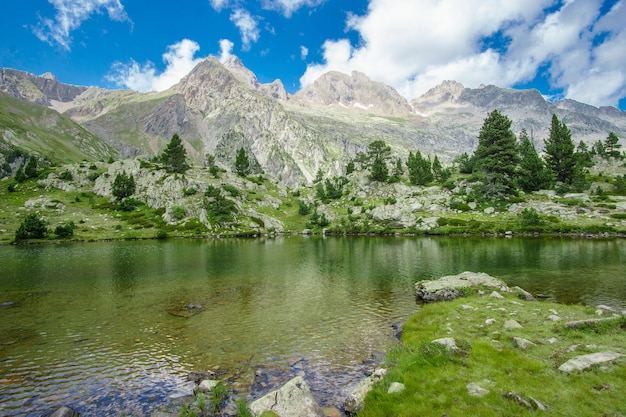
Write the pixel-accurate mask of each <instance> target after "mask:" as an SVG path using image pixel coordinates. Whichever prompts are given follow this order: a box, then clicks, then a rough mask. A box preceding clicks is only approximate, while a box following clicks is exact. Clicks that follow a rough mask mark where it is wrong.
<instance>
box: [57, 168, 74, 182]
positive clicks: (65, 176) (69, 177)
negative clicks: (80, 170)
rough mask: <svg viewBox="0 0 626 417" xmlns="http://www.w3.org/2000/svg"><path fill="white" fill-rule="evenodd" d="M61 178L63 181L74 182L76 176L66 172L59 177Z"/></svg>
mask: <svg viewBox="0 0 626 417" xmlns="http://www.w3.org/2000/svg"><path fill="white" fill-rule="evenodd" d="M59 178H60V179H62V180H63V181H72V180H73V179H74V176H73V175H72V173H71V172H70V171H68V170H65V171H63V172H61V174H60V175H59Z"/></svg>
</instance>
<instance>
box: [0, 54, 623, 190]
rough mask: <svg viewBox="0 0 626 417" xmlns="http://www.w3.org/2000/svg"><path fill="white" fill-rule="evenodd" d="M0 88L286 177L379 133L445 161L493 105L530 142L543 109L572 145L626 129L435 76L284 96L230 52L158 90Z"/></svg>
mask: <svg viewBox="0 0 626 417" xmlns="http://www.w3.org/2000/svg"><path fill="white" fill-rule="evenodd" d="M0 91H3V92H5V93H7V94H9V95H11V96H13V97H16V98H18V99H20V100H22V101H23V102H24V103H36V104H39V105H42V106H46V107H49V108H50V109H54V110H57V111H58V112H60V113H63V114H64V115H65V116H67V118H69V119H71V120H73V121H74V122H75V123H77V124H78V125H80V126H82V127H83V128H84V129H86V130H88V131H89V132H90V134H91V135H92V136H94V137H96V138H97V139H99V140H101V141H102V142H103V146H106V145H108V146H111V147H112V148H114V149H116V150H117V151H118V152H119V153H120V154H121V155H122V156H123V157H135V156H140V157H147V158H149V157H152V156H154V155H157V154H159V153H160V152H161V151H162V149H163V148H164V146H165V145H166V144H167V142H168V141H169V139H170V138H171V136H172V135H173V134H174V133H177V134H178V135H179V136H180V137H181V138H182V139H183V140H184V144H185V146H186V149H187V152H188V156H189V158H190V160H191V162H192V163H193V164H195V165H203V163H204V161H205V160H206V156H207V154H211V155H213V156H215V157H216V160H217V163H218V165H221V166H223V167H226V168H232V167H233V165H234V158H235V153H236V152H237V150H238V149H239V148H241V147H243V148H244V149H246V151H247V152H248V153H249V154H250V155H251V156H253V157H254V159H256V161H258V163H259V164H260V166H261V168H262V169H263V170H264V171H265V172H266V173H268V174H271V175H274V176H275V177H277V178H280V179H282V180H283V181H284V182H285V183H286V184H288V185H295V184H298V183H300V182H303V181H310V180H312V178H313V177H314V176H315V173H316V172H317V171H318V170H320V169H321V170H322V172H323V173H325V174H326V175H339V174H342V173H343V169H344V167H345V164H346V162H347V161H348V160H349V159H350V158H352V157H353V156H354V155H355V154H356V153H357V152H359V151H364V150H365V149H366V148H367V145H368V144H369V142H371V141H373V140H384V141H386V142H387V143H388V144H389V145H390V146H391V147H392V149H393V152H394V153H395V154H396V155H397V156H400V157H405V156H406V155H407V154H408V152H409V151H415V150H420V151H421V152H422V153H425V154H431V155H434V154H437V155H439V157H440V159H442V160H443V161H446V160H448V161H449V160H451V159H452V158H453V157H454V156H456V155H458V154H459V153H461V152H472V151H473V150H474V148H475V146H476V143H477V136H478V132H479V130H480V127H481V126H482V123H483V121H484V118H485V117H486V115H487V113H489V112H491V111H492V110H493V109H498V110H500V111H501V112H502V113H503V114H505V115H507V116H508V117H509V118H511V120H512V121H513V130H514V132H515V133H518V132H519V131H520V130H521V129H522V128H525V129H527V130H528V132H529V133H530V134H531V136H533V138H534V139H535V143H536V144H537V145H538V146H541V145H542V144H543V139H545V138H546V137H547V136H548V133H549V132H548V128H549V126H550V119H551V117H552V114H553V113H555V114H557V115H558V116H559V118H560V119H562V120H564V121H565V123H566V124H567V125H568V127H570V129H571V130H572V135H573V139H574V140H575V141H576V142H578V141H580V140H585V141H587V142H595V141H597V140H604V138H606V136H607V135H608V133H609V132H615V133H616V134H617V135H618V136H619V137H620V138H622V142H623V143H624V141H623V139H624V138H626V113H625V112H621V111H619V110H617V109H615V108H611V107H602V108H596V107H593V106H589V105H586V104H583V103H578V102H575V101H572V100H563V101H558V102H554V103H550V102H548V101H546V100H545V99H544V98H543V97H542V96H541V94H540V93H539V92H538V91H536V90H513V89H506V88H499V87H496V86H481V87H480V88H476V89H472V88H465V87H464V86H463V85H462V84H460V83H458V82H455V81H445V82H443V83H442V84H440V85H438V86H436V87H434V88H433V89H431V90H430V91H428V92H427V93H425V94H424V95H422V96H421V97H419V98H416V99H414V100H412V101H411V102H410V103H409V102H408V101H407V100H406V99H404V98H403V97H402V96H400V94H399V93H398V92H397V91H396V90H394V89H393V88H391V87H390V86H388V85H386V84H383V83H379V82H376V81H373V80H371V79H369V78H368V77H367V76H366V75H365V74H362V73H359V72H353V73H352V74H351V75H347V74H342V73H338V72H329V73H327V74H325V75H323V76H322V77H320V78H319V79H318V80H317V81H316V82H314V83H313V84H312V85H310V86H308V87H306V88H304V89H303V90H301V91H299V92H298V93H296V94H294V95H293V96H290V95H289V94H287V92H286V91H285V89H284V86H283V85H282V83H281V82H280V80H276V81H274V82H273V83H270V84H261V83H259V82H258V80H257V78H256V76H255V75H254V73H253V72H252V71H250V70H249V69H247V68H246V67H245V66H244V65H243V63H242V62H241V61H240V60H239V59H238V58H236V57H231V58H229V59H228V60H227V61H226V62H224V63H220V62H219V61H218V60H217V59H215V58H209V59H207V60H205V61H203V62H201V63H200V64H199V65H198V66H197V67H196V68H195V69H194V70H193V71H192V72H191V73H190V74H188V75H187V76H186V77H184V78H183V79H182V80H181V81H180V82H179V83H178V84H177V85H175V86H173V87H172V88H170V89H169V90H167V91H163V92H159V93H147V94H143V93H138V92H134V91H120V90H115V91H112V90H106V89H101V88H94V87H91V88H87V87H77V86H70V85H66V84H62V83H59V82H58V81H57V80H56V79H55V78H54V76H52V75H51V74H46V75H44V76H41V77H37V76H34V75H32V74H28V73H24V72H20V71H17V70H11V69H4V70H0ZM50 111H53V110H50ZM69 119H68V120H69ZM51 128H53V127H51ZM68 140H69V141H70V142H71V138H70V139H68ZM23 145H24V146H26V147H28V143H27V142H24V144H23ZM26 149H28V148H26ZM92 153H93V152H92Z"/></svg>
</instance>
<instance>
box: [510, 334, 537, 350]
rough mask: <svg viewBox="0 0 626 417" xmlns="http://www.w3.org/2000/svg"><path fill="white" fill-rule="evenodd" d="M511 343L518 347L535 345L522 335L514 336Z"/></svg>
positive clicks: (525, 347) (526, 347)
mask: <svg viewBox="0 0 626 417" xmlns="http://www.w3.org/2000/svg"><path fill="white" fill-rule="evenodd" d="M513 345H514V346H515V347H516V348H518V349H522V350H524V349H528V348H529V347H532V346H536V344H535V343H534V342H531V341H530V340H528V339H524V338H523V337H514V338H513Z"/></svg>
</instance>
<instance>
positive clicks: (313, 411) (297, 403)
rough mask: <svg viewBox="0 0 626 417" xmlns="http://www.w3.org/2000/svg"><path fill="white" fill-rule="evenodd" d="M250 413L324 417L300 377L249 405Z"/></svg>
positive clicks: (290, 416)
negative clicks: (266, 412)
mask: <svg viewBox="0 0 626 417" xmlns="http://www.w3.org/2000/svg"><path fill="white" fill-rule="evenodd" d="M250 411H252V413H254V414H255V415H261V414H262V413H263V412H264V411H273V412H274V413H276V414H278V415H279V416H281V417H323V416H324V412H323V411H322V409H321V408H320V406H319V404H317V402H316V401H315V400H314V399H313V396H312V395H311V390H310V389H309V386H308V385H307V383H306V381H305V380H304V378H302V377H301V376H297V377H295V378H293V379H292V380H290V381H289V382H287V383H286V384H285V385H283V386H282V387H281V388H280V389H278V390H276V391H272V392H270V393H269V394H267V395H265V396H263V397H261V398H259V399H258V400H256V401H254V402H253V403H251V404H250Z"/></svg>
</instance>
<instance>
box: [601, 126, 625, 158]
mask: <svg viewBox="0 0 626 417" xmlns="http://www.w3.org/2000/svg"><path fill="white" fill-rule="evenodd" d="M621 147H622V145H620V144H619V138H618V137H617V135H616V134H615V133H613V132H611V133H609V136H607V138H606V140H605V141H604V148H605V149H606V155H607V157H609V158H620V152H619V148H621Z"/></svg>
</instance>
